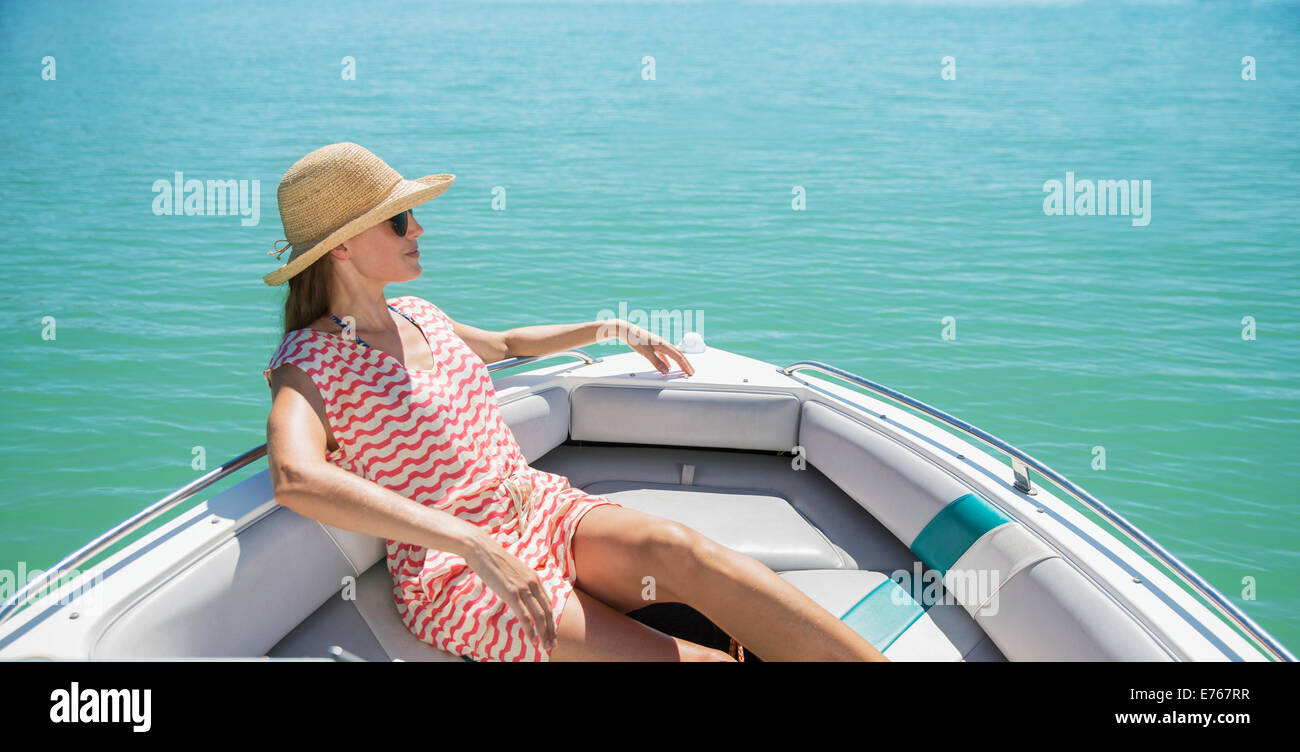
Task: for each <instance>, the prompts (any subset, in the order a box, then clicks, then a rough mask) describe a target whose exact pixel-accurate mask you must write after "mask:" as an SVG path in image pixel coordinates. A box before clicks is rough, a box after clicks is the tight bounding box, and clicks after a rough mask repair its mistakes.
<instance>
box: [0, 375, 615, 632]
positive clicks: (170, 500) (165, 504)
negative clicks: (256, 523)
mask: <svg viewBox="0 0 1300 752" xmlns="http://www.w3.org/2000/svg"><path fill="white" fill-rule="evenodd" d="M561 356H572V357H575V358H578V359H579V360H581V361H582V362H583V364H584V365H591V364H592V363H599V362H600V361H601V358H593V357H592V356H590V355H588V354H587V353H585V352H583V351H582V350H564V351H562V352H556V353H551V354H550V355H529V356H527V357H521V358H506V359H505V360H498V361H496V362H495V363H489V364H488V366H487V370H488V371H489V372H492V371H500V370H504V369H507V368H514V367H515V366H522V365H525V364H527V363H531V362H533V361H536V360H546V359H549V358H558V357H561ZM265 455H266V444H263V445H261V446H259V447H257V448H256V449H250V450H248V451H247V452H244V453H243V454H241V455H239V456H238V457H236V458H234V459H232V460H230V461H228V462H225V463H222V465H221V466H220V467H217V468H215V469H213V470H211V471H210V472H208V473H207V474H205V475H203V476H202V477H200V478H196V479H195V480H193V481H191V482H190V483H187V484H185V485H184V486H182V487H181V488H179V489H177V490H176V491H173V492H172V493H170V494H167V495H166V496H164V497H162V498H161V499H159V500H158V501H155V502H154V503H152V504H150V505H149V506H147V507H145V508H144V509H141V510H140V511H139V512H136V513H135V514H133V515H131V516H130V517H128V518H126V519H125V520H123V521H122V522H120V523H118V524H117V525H116V526H115V527H113V528H112V529H111V530H109V531H107V532H105V533H104V534H103V535H100V536H99V537H97V538H95V539H94V540H92V541H91V542H89V543H87V544H86V545H84V546H82V547H81V548H79V549H77V550H76V551H73V552H72V553H70V554H68V555H67V556H65V557H63V559H62V560H60V561H59V562H58V563H57V564H55V565H54V566H52V567H50V568H49V569H47V570H45V571H44V572H42V573H41V575H40V576H39V577H36V578H34V579H32V580H30V581H29V582H28V583H27V584H26V585H25V586H23V588H22V589H20V590H19V591H18V592H16V593H14V594H13V595H12V596H10V597H9V598H8V599H7V600H5V602H4V605H3V606H0V624H4V623H5V621H7V620H8V619H9V618H10V617H12V616H13V615H14V614H15V613H17V612H18V609H20V608H21V607H22V606H23V605H24V604H26V603H27V602H28V601H29V600H31V599H32V597H33V596H34V595H35V594H36V593H37V592H39V591H40V590H41V589H42V588H44V587H46V586H47V585H49V583H51V582H57V581H58V579H59V578H60V577H62V576H63V575H65V574H67V573H69V572H71V571H72V570H75V569H76V568H77V567H78V566H80V565H81V564H83V563H84V562H86V561H89V560H90V559H91V558H92V557H93V556H95V555H96V554H98V553H100V552H101V551H104V550H105V549H107V548H108V547H110V546H112V545H113V544H115V543H117V542H118V541H120V540H121V539H122V538H125V537H126V536H128V535H130V534H131V533H133V532H135V531H136V530H139V529H140V528H141V527H143V526H145V525H147V524H149V522H150V521H152V520H154V519H156V518H157V517H158V516H159V515H162V514H165V513H166V512H167V511H169V510H170V509H172V508H174V507H175V506H176V505H177V504H180V503H181V502H182V501H185V500H186V499H189V498H191V497H193V496H194V494H196V493H198V492H199V491H202V490H203V489H205V488H207V487H208V486H210V485H212V484H213V483H216V482H217V481H219V480H221V479H222V478H225V477H226V476H228V475H230V474H231V473H234V472H235V471H237V470H239V469H241V468H243V467H246V466H248V465H249V464H251V463H253V462H256V461H257V460H259V459H261V458H262V457H263V456H265Z"/></svg>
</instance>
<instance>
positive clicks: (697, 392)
mask: <svg viewBox="0 0 1300 752" xmlns="http://www.w3.org/2000/svg"><path fill="white" fill-rule="evenodd" d="M569 403H570V418H569V436H570V437H571V438H573V439H575V440H577V441H608V442H616V443H623V444H656V445H662V446H695V447H725V448H729V449H753V450H764V451H784V452H788V451H790V450H791V448H792V447H794V445H795V443H796V438H797V436H798V431H799V404H800V403H799V398H798V397H796V396H795V395H793V394H786V393H774V392H730V391H723V390H715V389H685V388H680V387H663V388H660V387H630V386H626V387H620V386H601V385H591V384H585V385H583V386H579V387H577V388H576V389H574V390H573V392H572V393H571V394H570V395H569Z"/></svg>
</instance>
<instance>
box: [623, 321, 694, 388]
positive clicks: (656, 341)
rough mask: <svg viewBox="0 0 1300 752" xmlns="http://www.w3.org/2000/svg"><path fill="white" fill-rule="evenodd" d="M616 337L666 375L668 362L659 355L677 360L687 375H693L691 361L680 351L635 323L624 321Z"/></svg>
mask: <svg viewBox="0 0 1300 752" xmlns="http://www.w3.org/2000/svg"><path fill="white" fill-rule="evenodd" d="M618 338H619V339H621V340H623V341H624V342H626V343H627V345H628V347H631V348H632V349H633V350H635V351H636V352H639V353H641V354H642V355H644V356H645V357H646V360H649V361H650V364H651V365H653V366H654V367H655V369H656V370H658V371H659V373H662V374H664V375H665V376H666V375H668V370H669V369H668V364H667V363H665V362H664V360H663V358H662V357H661V356H668V357H670V358H672V359H673V360H675V361H677V363H678V364H679V365H681V367H682V371H684V372H685V373H686V375H687V376H694V375H695V368H694V367H692V366H691V362H690V361H689V360H687V359H686V356H685V355H683V354H682V351H681V350H678V349H677V348H676V347H673V346H672V344H671V343H669V342H668V340H666V339H664V338H663V337H660V336H659V335H657V334H654V333H653V332H648V331H646V330H645V329H642V328H641V327H639V326H637V325H636V324H633V323H631V322H628V321H624V322H623V327H622V329H621V330H620V331H619V336H618Z"/></svg>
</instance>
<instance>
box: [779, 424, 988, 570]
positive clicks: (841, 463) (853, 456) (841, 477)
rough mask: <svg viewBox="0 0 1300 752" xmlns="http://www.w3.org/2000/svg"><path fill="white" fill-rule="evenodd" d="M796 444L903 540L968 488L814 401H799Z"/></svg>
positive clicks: (936, 468) (817, 465)
mask: <svg viewBox="0 0 1300 752" xmlns="http://www.w3.org/2000/svg"><path fill="white" fill-rule="evenodd" d="M799 445H800V446H802V447H803V450H804V456H805V457H806V458H807V460H808V462H809V463H810V464H812V465H814V466H816V468H817V469H818V470H820V471H822V473H824V474H825V475H826V477H827V478H830V479H831V480H832V481H834V482H835V484H836V485H838V486H839V487H840V488H841V489H843V490H844V492H845V493H846V494H848V495H849V496H850V497H852V498H853V499H854V500H856V501H857V502H858V503H859V504H861V505H862V507H863V508H864V509H866V510H867V511H868V512H870V513H871V516H872V517H875V518H876V519H877V520H879V521H880V523H881V524H883V525H884V526H885V527H887V528H889V530H890V531H891V532H892V533H893V534H894V535H895V536H897V538H898V539H899V540H901V541H903V542H904V543H907V544H911V542H912V541H913V540H915V539H916V536H917V534H918V533H920V532H921V530H922V529H923V528H924V527H925V525H926V523H928V522H929V521H930V520H932V519H934V516H935V515H936V514H938V513H939V510H941V509H943V508H944V507H945V506H947V505H948V502H950V501H952V500H953V499H956V498H957V497H959V496H961V495H962V494H965V493H968V492H969V489H967V488H966V487H965V486H963V485H961V484H960V483H958V482H957V481H956V480H955V479H954V478H953V477H952V476H950V475H948V474H947V473H945V472H943V471H942V470H940V469H939V468H938V467H936V466H935V465H934V464H933V463H931V462H929V461H928V460H925V459H923V458H922V457H921V456H920V455H918V454H916V453H915V452H913V451H912V450H910V449H907V448H906V447H903V446H901V445H899V444H898V443H897V442H895V441H893V440H891V439H888V438H886V437H884V436H882V435H881V434H878V433H876V432H875V431H873V430H871V429H870V428H867V427H866V426H865V425H863V424H861V423H859V422H857V421H855V420H852V419H850V418H848V417H846V416H844V415H842V414H840V413H839V412H837V411H835V410H833V409H831V408H830V407H827V406H825V405H821V404H818V403H815V402H805V403H804V406H803V418H802V420H801V421H800V423H799Z"/></svg>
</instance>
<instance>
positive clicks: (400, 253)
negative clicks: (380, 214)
mask: <svg viewBox="0 0 1300 752" xmlns="http://www.w3.org/2000/svg"><path fill="white" fill-rule="evenodd" d="M408 211H409V210H408ZM423 234H424V228H423V227H421V226H420V223H419V222H417V221H415V213H414V212H410V213H408V214H407V217H406V235H404V236H400V235H398V234H397V231H396V230H394V229H393V223H392V221H391V220H387V219H385V220H384V221H383V222H380V223H379V224H377V225H375V226H373V227H370V228H367V229H366V230H365V231H364V232H362V233H361V234H360V235H357V236H356V237H354V238H352V239H350V240H348V241H347V242H345V243H344V244H343V245H344V246H346V247H347V249H348V252H349V253H348V259H349V260H350V261H351V262H352V271H353V272H354V273H356V274H359V275H361V276H363V277H367V278H369V279H371V280H373V281H375V282H379V283H383V284H386V283H389V282H408V281H410V280H412V279H415V278H416V277H418V276H420V272H421V271H423V269H422V268H421V267H420V256H419V250H418V249H419V244H418V243H417V242H416V238H419V237H420V236H421V235H423ZM336 259H337V255H336ZM338 268H339V267H338V265H337V264H335V269H336V271H337V270H338ZM344 273H345V274H346V273H348V272H344Z"/></svg>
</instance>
